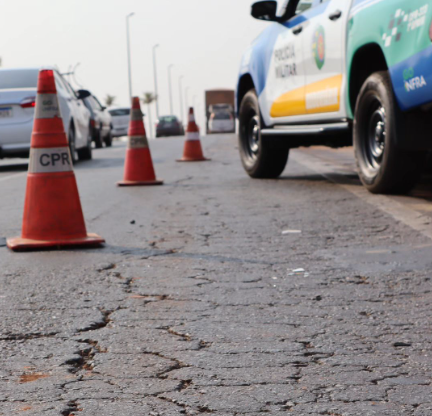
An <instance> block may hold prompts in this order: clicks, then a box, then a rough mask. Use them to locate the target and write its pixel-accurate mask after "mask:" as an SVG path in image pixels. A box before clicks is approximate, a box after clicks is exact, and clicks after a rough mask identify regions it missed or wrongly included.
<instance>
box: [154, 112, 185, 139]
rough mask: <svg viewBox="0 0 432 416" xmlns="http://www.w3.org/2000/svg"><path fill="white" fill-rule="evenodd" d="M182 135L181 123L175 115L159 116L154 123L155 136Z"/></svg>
mask: <svg viewBox="0 0 432 416" xmlns="http://www.w3.org/2000/svg"><path fill="white" fill-rule="evenodd" d="M167 136H184V128H183V125H182V123H181V122H180V121H179V119H178V118H177V117H176V116H163V117H160V118H159V120H158V123H157V124H156V137H167Z"/></svg>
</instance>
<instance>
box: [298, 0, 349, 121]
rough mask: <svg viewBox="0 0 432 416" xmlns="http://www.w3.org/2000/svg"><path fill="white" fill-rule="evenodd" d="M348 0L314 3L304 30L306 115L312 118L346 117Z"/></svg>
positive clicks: (324, 0) (320, 0) (322, 0)
mask: <svg viewBox="0 0 432 416" xmlns="http://www.w3.org/2000/svg"><path fill="white" fill-rule="evenodd" d="M351 3H352V1H351V0H317V3H316V4H315V7H314V8H315V10H316V12H315V13H314V16H312V17H311V18H310V24H309V25H308V26H307V27H305V30H304V43H305V45H304V53H305V68H306V88H305V96H306V113H307V114H308V115H310V118H312V119H319V120H325V119H339V118H344V117H346V110H345V94H344V93H343V91H344V90H345V88H344V85H345V83H346V58H345V56H346V33H347V24H348V15H349V11H350V8H351Z"/></svg>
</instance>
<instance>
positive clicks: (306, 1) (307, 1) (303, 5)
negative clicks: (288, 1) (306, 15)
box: [295, 0, 314, 15]
mask: <svg viewBox="0 0 432 416" xmlns="http://www.w3.org/2000/svg"><path fill="white" fill-rule="evenodd" d="M313 3H314V1H313V0H300V1H299V2H298V4H297V8H296V11H295V14H296V15H298V14H301V13H303V12H305V11H306V10H309V9H310V8H311V7H312V5H313Z"/></svg>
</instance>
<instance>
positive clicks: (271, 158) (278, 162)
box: [239, 90, 289, 178]
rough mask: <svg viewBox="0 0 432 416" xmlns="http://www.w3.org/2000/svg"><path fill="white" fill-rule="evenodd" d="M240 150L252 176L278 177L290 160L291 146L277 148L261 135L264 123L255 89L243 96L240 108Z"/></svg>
mask: <svg viewBox="0 0 432 416" xmlns="http://www.w3.org/2000/svg"><path fill="white" fill-rule="evenodd" d="M239 122H240V130H239V151H240V158H241V161H242V164H243V167H244V169H245V171H246V172H247V174H248V175H249V176H250V177H251V178H277V177H279V176H280V175H281V173H282V172H283V171H284V169H285V166H286V164H287V161H288V154H289V148H288V147H287V148H282V149H281V148H275V147H272V146H270V143H268V142H267V141H265V140H262V137H261V126H263V125H264V123H263V121H262V118H261V115H260V109H259V103H258V97H257V94H256V91H255V90H250V91H249V92H248V93H247V94H246V95H245V96H244V98H243V100H242V102H241V104H240V110H239Z"/></svg>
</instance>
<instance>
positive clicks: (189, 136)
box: [177, 107, 210, 162]
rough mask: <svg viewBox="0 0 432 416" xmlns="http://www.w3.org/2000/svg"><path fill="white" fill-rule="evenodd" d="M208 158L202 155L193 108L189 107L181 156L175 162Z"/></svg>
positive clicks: (202, 160) (201, 160)
mask: <svg viewBox="0 0 432 416" xmlns="http://www.w3.org/2000/svg"><path fill="white" fill-rule="evenodd" d="M207 160H210V159H206V158H205V157H204V154H203V151H202V147H201V141H200V133H199V128H198V126H197V124H196V122H195V115H194V109H193V108H192V107H191V108H190V109H189V121H188V126H187V130H186V141H185V145H184V150H183V157H182V158H181V159H178V160H177V162H205V161H207Z"/></svg>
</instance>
